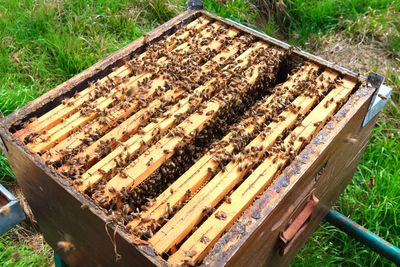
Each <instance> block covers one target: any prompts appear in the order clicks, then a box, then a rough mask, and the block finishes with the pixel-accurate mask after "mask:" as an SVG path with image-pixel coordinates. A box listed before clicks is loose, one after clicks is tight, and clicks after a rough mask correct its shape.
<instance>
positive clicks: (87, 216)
mask: <svg viewBox="0 0 400 267" xmlns="http://www.w3.org/2000/svg"><path fill="white" fill-rule="evenodd" d="M6 146H7V147H8V148H9V150H8V158H9V160H10V163H11V166H12V168H13V171H14V173H15V175H16V177H17V178H18V184H19V186H20V187H21V188H22V191H23V192H24V195H25V196H26V198H27V201H28V203H29V205H30V206H31V208H32V211H33V213H34V215H35V217H36V218H37V219H38V223H39V227H40V231H41V232H42V233H43V235H44V237H45V239H46V242H47V243H49V244H50V246H51V247H53V248H54V249H56V250H57V247H58V246H57V243H58V242H59V241H68V242H71V243H72V244H73V246H74V249H73V250H71V251H64V250H63V249H58V252H59V253H60V255H61V256H62V258H63V259H64V260H65V261H66V262H67V263H68V264H69V266H153V265H154V264H155V263H152V262H151V260H150V259H149V258H148V257H146V256H145V255H144V254H142V253H141V252H139V251H138V249H135V247H134V246H132V243H130V242H129V241H128V240H127V239H126V238H123V237H121V235H120V234H117V235H116V249H117V252H118V253H119V254H120V255H121V259H120V260H119V261H117V262H116V261H115V259H116V255H115V252H114V246H113V243H112V241H111V239H110V237H109V236H108V234H107V232H106V222H105V220H104V217H103V216H102V217H103V219H101V217H99V216H98V215H99V214H101V213H102V211H100V210H98V209H97V208H96V207H94V206H92V205H90V203H89V201H85V200H81V201H78V200H77V198H76V197H74V196H73V194H71V193H70V192H68V191H67V190H66V189H65V188H64V187H62V186H60V184H59V183H57V182H56V181H55V180H54V179H52V178H51V177H50V176H49V175H48V174H46V173H45V172H44V171H43V170H42V169H41V168H39V167H38V166H36V165H35V164H34V163H33V161H32V160H30V159H29V158H27V157H26V156H25V155H24V154H23V153H21V151H20V150H19V149H17V148H16V147H15V146H13V145H12V144H10V143H9V142H6ZM85 202H86V203H85ZM82 203H85V205H88V206H87V207H86V206H83V207H82V206H81V205H82ZM108 232H109V234H110V236H111V238H113V237H114V230H113V229H111V228H110V227H109V229H108ZM150 255H151V253H150ZM152 260H156V258H154V259H152Z"/></svg>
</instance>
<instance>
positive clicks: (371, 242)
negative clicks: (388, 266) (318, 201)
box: [325, 210, 400, 265]
mask: <svg viewBox="0 0 400 267" xmlns="http://www.w3.org/2000/svg"><path fill="white" fill-rule="evenodd" d="M325 220H326V221H328V222H329V223H330V224H332V225H334V226H336V227H337V228H339V229H340V230H342V231H343V232H345V233H347V234H348V235H350V236H352V237H353V238H354V239H356V240H357V241H359V242H360V243H361V244H364V245H366V246H368V247H369V248H371V249H372V250H374V251H376V252H377V253H379V254H380V255H382V256H384V257H386V258H388V259H389V260H391V261H392V262H394V263H395V264H397V265H400V249H399V248H398V247H396V246H394V245H392V244H390V243H389V242H387V241H386V240H384V239H382V238H380V237H379V236H377V235H375V234H374V233H372V232H370V231H368V230H367V229H365V228H364V227H362V226H361V225H359V224H357V223H355V222H353V221H352V220H350V219H349V218H347V217H346V216H344V215H343V214H341V213H339V212H337V211H334V210H330V211H329V212H328V214H327V215H326V217H325Z"/></svg>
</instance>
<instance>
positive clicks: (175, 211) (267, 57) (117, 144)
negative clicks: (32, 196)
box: [14, 17, 356, 265]
mask: <svg viewBox="0 0 400 267" xmlns="http://www.w3.org/2000/svg"><path fill="white" fill-rule="evenodd" d="M288 60H289V61H290V55H288V54H287V53H285V52H284V51H283V50H282V49H281V48H278V47H275V46H272V45H270V44H268V43H266V42H264V41H262V40H258V39H256V38H254V37H252V36H250V35H248V34H247V33H243V32H240V31H239V30H237V29H236V28H232V27H229V26H227V25H224V24H222V23H221V22H219V21H213V20H212V19H210V18H208V17H199V18H197V19H195V20H194V21H193V22H191V23H189V24H188V25H186V26H183V27H182V28H181V29H179V30H178V31H177V32H175V33H174V34H172V35H170V36H168V37H166V38H164V39H163V40H160V41H158V42H156V43H154V44H152V45H151V46H150V47H148V48H147V50H146V51H145V52H143V53H142V54H140V55H137V56H133V58H132V59H129V60H127V61H126V62H125V63H124V64H123V65H122V66H121V67H118V68H117V69H115V70H113V71H112V72H111V73H110V74H109V75H108V76H106V77H104V78H102V79H100V80H98V81H97V82H95V83H94V84H91V85H90V86H89V87H88V88H86V89H84V90H82V91H80V92H78V93H76V94H75V95H74V96H73V97H72V98H69V99H65V100H63V101H62V103H60V105H58V106H56V107H55V108H53V109H51V110H49V111H48V112H47V113H45V114H43V115H42V116H40V117H38V118H36V119H32V120H31V121H29V122H28V123H26V124H25V125H24V127H23V128H22V129H20V130H19V131H17V132H16V133H15V134H14V135H15V137H16V138H19V139H20V140H21V141H24V142H25V143H26V144H27V147H28V148H29V149H30V150H31V151H32V152H33V153H36V154H38V155H40V156H41V158H42V159H43V161H45V162H46V164H47V165H48V166H50V167H52V168H54V169H55V170H56V171H57V172H58V173H59V174H60V175H62V176H63V177H65V178H66V179H68V180H70V181H72V182H73V184H74V185H75V186H76V187H77V188H78V189H79V190H80V191H81V192H83V193H85V194H88V195H89V196H90V197H91V198H92V199H93V201H95V202H96V203H97V204H98V205H100V206H102V207H104V208H106V209H107V210H108V211H109V213H110V215H112V216H113V217H114V218H117V220H119V221H120V223H122V224H124V225H126V229H127V231H128V232H129V233H130V234H131V235H132V236H133V237H134V238H137V239H142V240H146V241H147V242H149V244H150V245H152V246H153V248H154V249H155V251H156V252H157V253H158V254H159V255H161V256H163V257H164V258H165V259H166V260H167V261H169V262H170V263H173V264H183V263H185V264H193V265H195V264H198V263H200V262H201V260H202V259H203V258H204V256H205V255H206V254H207V252H208V251H209V250H210V249H211V248H212V246H213V244H215V242H216V241H217V240H218V238H220V237H221V235H222V234H223V233H224V232H225V231H226V230H228V229H229V228H230V226H231V225H232V224H233V223H234V222H235V220H236V219H237V218H238V217H239V216H240V215H241V214H242V213H243V211H244V210H245V209H246V208H248V207H249V206H250V205H251V204H252V202H253V201H254V200H255V199H256V198H257V196H258V195H259V194H260V193H262V192H263V191H264V190H265V189H266V188H267V187H268V186H269V185H270V184H271V182H272V180H273V179H274V178H275V177H276V176H277V175H279V173H280V172H281V171H282V170H283V169H284V168H285V167H286V166H287V165H288V164H289V163H290V162H291V161H292V160H293V159H294V157H296V155H298V154H299V153H300V152H301V150H302V148H303V147H304V146H305V145H306V144H307V143H308V142H309V141H310V140H311V139H312V137H313V136H315V134H316V133H318V131H319V130H320V129H321V128H322V127H323V126H324V124H326V122H327V121H328V120H329V119H330V117H331V116H332V115H333V114H334V113H335V112H336V111H337V110H338V108H340V107H341V106H342V105H343V103H344V102H345V101H346V100H347V99H348V97H349V95H350V94H351V92H352V91H353V89H354V87H355V85H356V84H355V82H353V81H351V80H349V79H346V78H344V77H341V76H340V75H339V74H338V73H335V72H333V71H331V70H327V69H322V68H320V67H319V66H317V65H314V64H312V63H309V62H303V63H302V64H301V65H299V66H297V67H294V68H293V69H292V70H290V71H287V70H286V67H283V66H284V65H285V64H286V63H285V62H287V61H288ZM286 66H287V64H286ZM280 79H283V80H284V81H283V82H282V83H280V84H277V83H278V80H280Z"/></svg>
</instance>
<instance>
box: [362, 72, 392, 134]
mask: <svg viewBox="0 0 400 267" xmlns="http://www.w3.org/2000/svg"><path fill="white" fill-rule="evenodd" d="M367 81H368V83H369V84H370V85H372V86H373V87H375V88H377V89H376V91H375V92H374V94H373V96H372V99H371V102H370V104H369V107H368V111H367V114H366V115H365V118H364V120H363V124H362V127H365V125H367V124H368V122H369V121H370V120H372V119H373V118H374V117H375V116H376V115H377V114H378V113H379V112H380V111H381V110H382V109H383V107H384V106H385V104H386V102H387V101H388V99H389V98H390V95H391V93H392V88H390V87H388V86H386V85H384V84H383V82H384V81H385V77H383V76H382V75H379V74H377V73H374V72H371V73H370V74H369V75H368V79H367Z"/></svg>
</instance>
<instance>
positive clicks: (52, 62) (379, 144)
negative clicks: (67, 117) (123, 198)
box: [0, 0, 400, 266]
mask: <svg viewBox="0 0 400 267" xmlns="http://www.w3.org/2000/svg"><path fill="white" fill-rule="evenodd" d="M184 2H185V1H184V0H174V1H172V0H170V1H163V0H147V1H145V0H129V1H128V0H123V1H118V0H107V1H104V0H98V1H95V0H92V1H79V0H64V1H56V0H36V1H33V0H24V1H14V0H0V40H1V41H0V73H1V75H0V111H1V112H2V113H3V114H4V115H7V114H9V113H11V112H12V111H14V110H16V109H18V108H20V107H22V106H24V105H25V104H26V103H28V102H29V101H32V100H33V99H35V98H37V97H38V96H39V95H41V94H43V93H44V92H46V91H47V90H49V89H51V88H53V87H54V86H56V85H57V84H60V83H61V82H63V81H65V80H67V79H68V78H70V77H72V76H74V75H75V74H77V73H79V72H80V71H82V70H84V69H86V68H87V67H89V66H91V65H92V64H94V63H95V62H97V61H98V60H100V59H102V58H103V57H105V56H106V55H108V54H110V53H111V52H113V51H115V50H117V49H119V48H121V47H123V46H125V45H126V44H128V43H129V42H131V41H132V40H134V39H136V38H138V37H140V36H142V35H143V34H145V33H146V32H148V31H149V30H151V29H153V28H154V27H155V26H157V25H159V24H161V23H163V22H165V21H166V20H168V19H169V18H171V17H173V16H174V15H176V14H179V12H181V11H182V10H184ZM204 2H205V7H206V9H207V10H209V11H211V12H214V13H217V14H219V15H221V16H224V17H229V18H231V19H234V20H237V21H240V22H243V23H246V24H249V25H253V26H254V27H257V28H259V29H261V30H263V31H265V32H266V33H268V34H271V35H273V36H276V37H279V38H282V39H285V40H286V41H288V42H290V43H293V44H295V45H298V46H301V47H303V48H305V49H308V50H309V51H311V52H315V53H316V54H319V55H322V56H323V57H325V58H328V59H330V60H333V61H335V62H337V63H339V64H342V65H345V66H347V67H348V68H350V69H354V70H356V71H360V72H361V73H363V74H365V72H366V71H369V70H372V71H376V72H379V73H381V74H384V75H385V76H386V78H387V83H388V84H389V85H391V86H392V87H393V89H394V93H393V97H392V100H391V101H390V102H389V104H388V106H387V107H386V109H385V111H384V113H383V114H381V115H380V118H379V121H378V124H377V126H376V127H375V129H374V133H373V136H372V138H371V140H370V142H369V144H368V146H367V149H366V151H365V153H364V155H363V157H362V160H361V163H360V165H359V167H358V170H357V173H356V175H355V177H354V180H353V183H352V184H351V185H350V186H349V187H348V188H347V189H346V191H345V193H344V194H343V195H342V196H341V198H340V201H339V202H338V203H337V206H336V207H335V208H336V209H337V210H339V211H340V212H342V213H343V214H345V215H348V216H350V217H351V218H352V219H353V220H355V221H357V222H359V223H360V224H362V225H364V226H365V227H367V228H368V229H370V230H371V231H373V232H375V233H377V234H378V235H380V236H382V237H383V238H385V239H387V240H388V241H390V242H392V243H393V244H395V245H397V246H400V221H399V219H400V194H399V193H398V190H399V188H400V179H399V174H398V170H399V169H400V158H399V156H398V155H399V154H400V142H399V141H398V140H399V137H400V132H399V129H400V123H399V121H400V110H399V104H400V94H399V89H400V77H399V74H400V71H399V70H400V37H399V36H400V22H399V19H398V18H399V17H400V3H399V2H398V1H390V0H372V1H365V0H343V1H337V0H320V1H318V0H306V1H301V0H279V1H268V0H252V1H250V0H248V1H246V0H232V1H221V0H216V1H214V0H206V1H204ZM224 2H226V3H225V4H223V3H224ZM335 45H336V46H335ZM338 47H339V48H341V49H343V51H345V52H347V53H348V54H349V55H350V54H351V55H352V56H353V57H354V54H356V57H354V58H353V59H352V60H350V61H349V60H348V59H347V58H340V57H336V56H335V53H331V51H334V49H338ZM355 51H356V52H357V53H354V52H355ZM0 182H1V183H3V184H5V185H6V186H8V187H12V186H14V185H15V180H14V177H13V174H12V172H11V170H10V168H9V165H8V163H7V160H6V159H5V157H4V156H2V155H0ZM32 232H34V230H32V229H30V228H29V227H25V228H23V227H17V228H16V229H15V230H12V231H10V232H9V233H8V234H6V235H3V236H2V237H0V264H1V265H2V266H48V265H49V262H50V261H49V255H50V253H51V252H50V248H49V247H48V246H32V239H30V238H28V236H32V235H33V233H32ZM389 264H390V263H389V262H388V261H387V260H386V259H384V258H383V257H381V256H379V255H377V254H376V253H374V252H372V251H371V250H369V249H367V248H366V247H365V246H362V245H360V244H358V243H356V242H355V241H353V240H351V239H349V238H348V237H347V236H346V235H345V234H343V233H341V232H340V231H338V230H336V229H335V228H333V227H331V226H329V225H327V224H322V225H321V227H320V228H319V229H318V230H317V231H316V232H315V233H314V234H313V236H312V238H311V240H310V242H308V244H307V245H306V246H305V247H304V248H303V249H302V251H301V252H300V253H299V255H298V256H297V257H296V258H295V260H294V262H293V263H292V265H293V266H310V265H311V266H330V265H345V266H350V265H351V266H353V265H354V266H376V265H378V266H380V265H389Z"/></svg>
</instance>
